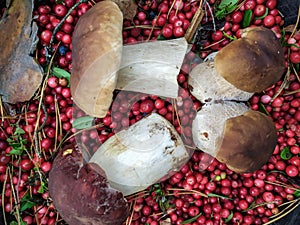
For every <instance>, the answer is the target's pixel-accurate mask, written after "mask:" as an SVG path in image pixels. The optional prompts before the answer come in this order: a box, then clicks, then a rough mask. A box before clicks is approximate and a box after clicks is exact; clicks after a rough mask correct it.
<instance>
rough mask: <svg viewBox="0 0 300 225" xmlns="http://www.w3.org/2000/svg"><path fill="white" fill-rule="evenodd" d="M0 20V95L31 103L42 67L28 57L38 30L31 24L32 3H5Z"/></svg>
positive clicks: (15, 0) (27, 0) (24, 0)
mask: <svg viewBox="0 0 300 225" xmlns="http://www.w3.org/2000/svg"><path fill="white" fill-rule="evenodd" d="M7 2H10V5H9V4H8V8H7V9H6V11H5V13H4V16H3V17H2V18H1V20H0V52H1V54H0V95H1V96H2V100H3V101H4V102H9V103H12V104H15V103H17V102H25V101H28V100H30V98H31V97H32V96H33V94H34V93H35V92H36V90H37V89H38V87H39V86H40V84H41V82H42V78H43V73H42V69H41V67H40V66H39V65H38V64H37V62H36V61H35V59H34V58H33V57H31V56H30V54H31V53H33V51H34V50H35V45H36V42H37V39H38V38H37V31H38V27H37V25H36V23H35V22H33V21H32V12H33V5H34V4H33V0H13V1H7Z"/></svg>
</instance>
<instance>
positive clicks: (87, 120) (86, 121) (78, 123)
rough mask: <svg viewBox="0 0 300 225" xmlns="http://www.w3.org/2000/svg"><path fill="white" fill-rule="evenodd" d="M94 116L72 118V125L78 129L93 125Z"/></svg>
mask: <svg viewBox="0 0 300 225" xmlns="http://www.w3.org/2000/svg"><path fill="white" fill-rule="evenodd" d="M93 121H94V117H92V116H83V117H80V118H77V119H75V120H74V122H73V124H72V126H73V127H74V128H76V129H78V130H81V129H86V128H89V127H91V126H93Z"/></svg>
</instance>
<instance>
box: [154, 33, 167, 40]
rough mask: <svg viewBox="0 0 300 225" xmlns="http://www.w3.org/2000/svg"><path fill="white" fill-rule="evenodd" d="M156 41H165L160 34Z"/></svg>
mask: <svg viewBox="0 0 300 225" xmlns="http://www.w3.org/2000/svg"><path fill="white" fill-rule="evenodd" d="M156 40H158V41H160V40H166V39H165V38H164V36H162V35H161V34H160V35H158V36H157V38H156Z"/></svg>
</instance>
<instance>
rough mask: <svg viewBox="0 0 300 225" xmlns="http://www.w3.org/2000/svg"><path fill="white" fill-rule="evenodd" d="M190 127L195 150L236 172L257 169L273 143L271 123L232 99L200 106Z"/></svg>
mask: <svg viewBox="0 0 300 225" xmlns="http://www.w3.org/2000/svg"><path fill="white" fill-rule="evenodd" d="M192 130H193V139H194V142H195V145H196V146H197V147H198V148H199V149H201V150H202V151H204V152H206V153H208V154H210V155H212V156H214V157H216V158H217V159H218V160H219V161H220V162H223V163H226V165H227V166H228V168H229V169H231V170H233V171H235V172H238V173H246V172H253V171H255V170H257V169H260V168H261V167H262V166H263V165H264V164H265V163H267V162H268V160H269V158H270V157H271V155H272V153H273V151H274V149H275V146H276V143H277V133H276V129H275V126H274V123H273V121H272V120H271V119H270V118H269V117H268V116H267V115H265V114H263V113H260V112H257V111H254V110H251V109H249V108H248V107H247V106H246V105H245V104H243V103H238V102H233V101H232V102H231V101H224V102H218V103H212V104H207V105H205V106H203V108H202V109H201V110H200V111H199V112H198V113H197V116H196V118H195V119H194V121H193V124H192Z"/></svg>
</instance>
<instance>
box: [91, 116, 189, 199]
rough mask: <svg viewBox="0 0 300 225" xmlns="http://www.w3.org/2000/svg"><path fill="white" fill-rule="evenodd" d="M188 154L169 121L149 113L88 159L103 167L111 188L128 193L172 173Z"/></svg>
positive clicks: (112, 138)
mask: <svg viewBox="0 0 300 225" xmlns="http://www.w3.org/2000/svg"><path fill="white" fill-rule="evenodd" d="M191 154H192V151H188V150H187V149H186V148H185V146H184V144H183V142H182V140H181V138H180V136H179V134H178V133H177V132H176V130H175V128H174V127H173V126H172V124H171V123H170V122H169V121H167V120H166V119H165V118H163V117H162V116H160V115H158V114H156V113H152V114H150V115H149V116H147V117H144V118H143V119H141V120H140V121H138V122H136V123H135V124H133V125H131V126H130V127H129V128H127V129H125V130H122V131H120V132H118V133H116V134H115V135H113V136H112V137H110V138H109V139H108V140H106V141H105V142H104V143H103V144H102V145H101V146H100V148H99V149H98V150H97V151H96V153H95V154H94V155H93V156H92V158H91V159H90V161H89V162H92V163H96V164H98V165H99V166H100V167H101V168H103V170H104V171H105V172H106V175H107V179H108V181H109V183H110V184H111V186H112V187H114V188H115V189H117V190H119V191H122V193H123V194H124V195H130V194H133V193H135V192H138V191H141V190H144V189H146V188H147V187H148V186H150V185H152V184H154V183H156V182H159V181H162V180H161V179H162V178H165V179H166V177H167V176H171V175H172V174H173V173H175V172H176V171H177V170H178V169H180V167H181V166H182V165H183V164H184V163H186V162H187V161H188V160H189V158H190V156H191Z"/></svg>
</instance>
